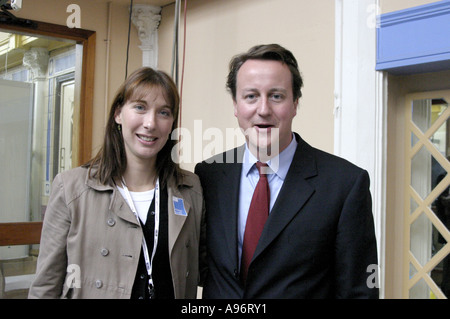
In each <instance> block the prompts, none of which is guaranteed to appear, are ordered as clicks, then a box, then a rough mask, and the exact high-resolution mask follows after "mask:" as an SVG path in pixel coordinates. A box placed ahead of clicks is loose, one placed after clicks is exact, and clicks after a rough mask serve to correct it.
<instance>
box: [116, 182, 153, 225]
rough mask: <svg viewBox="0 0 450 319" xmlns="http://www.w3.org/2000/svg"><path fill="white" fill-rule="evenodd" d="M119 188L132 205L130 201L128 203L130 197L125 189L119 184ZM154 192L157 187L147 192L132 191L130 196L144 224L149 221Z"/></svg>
mask: <svg viewBox="0 0 450 319" xmlns="http://www.w3.org/2000/svg"><path fill="white" fill-rule="evenodd" d="M117 188H118V189H119V192H120V193H121V194H122V196H123V198H125V201H126V202H127V204H128V205H130V203H128V198H127V195H126V193H125V190H124V189H123V188H122V187H119V186H117ZM154 194H155V189H151V190H149V191H145V192H130V196H131V199H132V200H133V203H134V206H135V207H136V210H137V213H138V215H139V219H140V220H141V222H142V223H143V224H144V225H145V222H146V221H147V214H148V210H149V208H150V205H151V204H152V200H153V196H154ZM130 206H131V205H130Z"/></svg>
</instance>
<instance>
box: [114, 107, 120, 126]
mask: <svg viewBox="0 0 450 319" xmlns="http://www.w3.org/2000/svg"><path fill="white" fill-rule="evenodd" d="M121 111H122V108H118V109H117V110H116V112H114V113H115V114H114V120H115V121H116V123H117V124H122V117H121V116H120V115H121Z"/></svg>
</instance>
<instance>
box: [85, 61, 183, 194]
mask: <svg viewBox="0 0 450 319" xmlns="http://www.w3.org/2000/svg"><path fill="white" fill-rule="evenodd" d="M154 87H159V88H161V89H162V92H163V94H164V98H165V99H166V101H167V103H168V105H169V106H170V107H171V111H172V114H173V118H174V121H173V125H172V132H173V130H174V129H176V128H177V125H178V112H179V107H180V106H179V103H180V97H179V95H178V89H177V87H176V85H175V83H174V82H173V80H172V79H171V78H170V77H169V76H168V75H167V74H166V73H165V72H163V71H158V70H153V69H152V68H148V67H143V68H139V69H137V70H136V71H134V72H133V73H132V74H130V76H129V77H128V78H127V79H126V80H125V82H124V83H123V84H122V85H121V86H120V88H119V90H118V91H117V94H116V96H115V98H114V101H113V103H112V105H111V110H110V111H109V116H108V122H107V124H106V129H105V136H104V140H103V146H102V148H101V149H100V150H99V152H98V153H97V155H96V156H95V157H94V158H93V159H91V160H90V161H89V162H88V163H86V164H85V165H84V166H85V167H89V174H90V175H91V176H92V177H94V178H97V179H98V180H99V181H100V183H102V184H104V185H114V184H115V181H118V180H121V179H122V176H123V174H124V172H125V169H126V167H127V158H126V154H125V145H124V141H123V137H122V133H121V131H120V130H119V129H118V125H117V123H116V121H115V115H116V114H117V112H118V111H119V110H120V109H121V108H122V107H123V106H124V105H125V103H126V102H127V101H129V100H130V99H132V98H133V99H136V97H141V96H143V95H145V94H146V92H148V90H150V89H151V88H154ZM171 135H172V134H171ZM175 145H176V141H175V140H173V139H172V138H171V136H169V139H168V140H167V142H166V144H165V145H164V147H163V148H162V149H161V150H160V151H159V153H158V155H157V159H156V173H157V176H158V177H159V179H160V183H161V187H164V186H165V185H166V183H167V182H168V180H169V178H170V177H171V176H173V177H175V181H176V182H178V181H179V178H180V177H181V171H180V167H179V165H178V164H177V163H176V162H175V161H174V160H173V158H172V149H173V147H174V146H175ZM173 153H174V154H175V153H176V152H173Z"/></svg>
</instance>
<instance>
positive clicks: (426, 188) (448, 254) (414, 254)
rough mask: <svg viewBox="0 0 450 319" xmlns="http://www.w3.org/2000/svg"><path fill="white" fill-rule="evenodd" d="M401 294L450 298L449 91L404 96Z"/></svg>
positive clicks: (412, 296)
mask: <svg viewBox="0 0 450 319" xmlns="http://www.w3.org/2000/svg"><path fill="white" fill-rule="evenodd" d="M405 114H406V121H405V122H406V133H405V137H406V140H405V145H406V149H405V159H406V161H405V164H406V165H405V177H406V178H405V180H404V182H405V212H404V236H405V237H404V240H405V244H404V247H405V252H404V254H405V255H404V265H403V267H404V276H405V281H404V283H405V284H404V296H405V297H407V298H410V299H429V298H431V299H436V298H439V299H446V298H449V297H450V245H448V243H449V242H450V193H449V186H450V175H449V174H448V172H450V162H449V158H450V91H431V92H425V93H416V94H409V95H407V96H406V103H405Z"/></svg>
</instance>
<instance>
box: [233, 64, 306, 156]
mask: <svg viewBox="0 0 450 319" xmlns="http://www.w3.org/2000/svg"><path fill="white" fill-rule="evenodd" d="M297 105H298V99H297V100H295V101H294V98H293V92H292V75H291V72H290V71H289V68H288V67H287V65H285V64H283V63H281V62H279V61H271V60H248V61H246V62H245V63H244V64H243V65H242V66H241V68H240V69H239V71H238V74H237V80H236V99H235V101H234V115H235V116H236V117H237V119H238V123H239V126H240V128H241V129H242V130H243V131H244V134H245V138H246V141H247V144H248V147H249V149H250V151H251V152H252V153H253V155H255V156H256V157H257V158H260V156H259V155H260V154H271V155H270V157H273V156H275V155H278V153H279V152H281V151H283V150H284V149H285V148H286V147H287V146H288V145H289V143H290V142H291V140H292V120H293V118H294V116H295V115H296V114H297ZM261 160H263V159H261Z"/></svg>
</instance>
